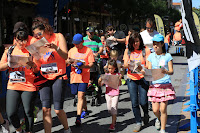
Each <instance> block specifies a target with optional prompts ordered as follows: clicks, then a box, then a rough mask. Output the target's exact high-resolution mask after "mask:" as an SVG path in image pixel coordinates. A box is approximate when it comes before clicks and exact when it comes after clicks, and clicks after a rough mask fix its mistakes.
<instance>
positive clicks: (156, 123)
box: [155, 118, 161, 130]
mask: <svg viewBox="0 0 200 133" xmlns="http://www.w3.org/2000/svg"><path fill="white" fill-rule="evenodd" d="M155 127H156V129H157V130H160V127H161V125H160V120H158V118H157V119H156V121H155Z"/></svg>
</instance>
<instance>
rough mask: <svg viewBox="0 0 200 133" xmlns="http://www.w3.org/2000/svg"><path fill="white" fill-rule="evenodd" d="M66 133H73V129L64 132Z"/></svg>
mask: <svg viewBox="0 0 200 133" xmlns="http://www.w3.org/2000/svg"><path fill="white" fill-rule="evenodd" d="M64 133H72V130H71V128H70V127H69V128H68V129H67V130H65V131H64Z"/></svg>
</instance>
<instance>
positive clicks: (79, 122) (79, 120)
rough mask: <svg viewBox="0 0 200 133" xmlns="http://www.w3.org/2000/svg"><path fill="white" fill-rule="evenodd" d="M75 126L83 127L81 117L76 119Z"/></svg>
mask: <svg viewBox="0 0 200 133" xmlns="http://www.w3.org/2000/svg"><path fill="white" fill-rule="evenodd" d="M75 124H76V126H80V125H81V119H80V117H76V121H75Z"/></svg>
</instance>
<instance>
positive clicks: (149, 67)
mask: <svg viewBox="0 0 200 133" xmlns="http://www.w3.org/2000/svg"><path fill="white" fill-rule="evenodd" d="M148 69H152V65H151V62H150V61H149V62H148Z"/></svg>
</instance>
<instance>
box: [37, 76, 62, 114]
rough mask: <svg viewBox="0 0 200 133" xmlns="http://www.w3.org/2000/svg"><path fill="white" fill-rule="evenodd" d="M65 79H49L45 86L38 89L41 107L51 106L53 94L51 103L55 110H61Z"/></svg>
mask: <svg viewBox="0 0 200 133" xmlns="http://www.w3.org/2000/svg"><path fill="white" fill-rule="evenodd" d="M64 86H66V84H65V81H64V80H63V79H56V80H49V81H47V83H46V84H45V86H44V87H43V88H42V89H40V100H41V101H42V107H46V108H51V101H52V98H51V97H52V96H53V104H54V109H55V110H62V109H63V103H64V100H65V87H64Z"/></svg>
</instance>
